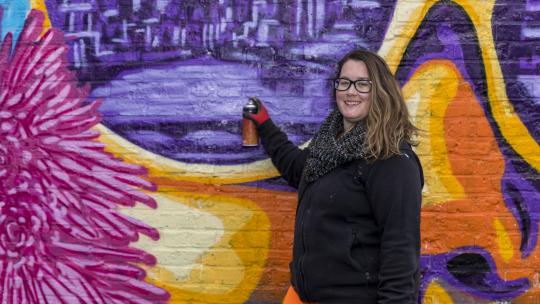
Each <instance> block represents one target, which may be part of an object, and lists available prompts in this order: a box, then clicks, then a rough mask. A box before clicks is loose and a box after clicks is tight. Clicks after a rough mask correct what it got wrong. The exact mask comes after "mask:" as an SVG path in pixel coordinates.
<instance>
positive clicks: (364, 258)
mask: <svg viewBox="0 0 540 304" xmlns="http://www.w3.org/2000/svg"><path fill="white" fill-rule="evenodd" d="M358 235H359V233H358V231H357V230H355V229H352V231H351V247H350V255H349V256H350V258H351V260H352V264H353V265H354V266H355V268H356V270H357V271H359V272H360V274H361V276H362V277H363V278H364V279H365V280H366V282H367V283H377V282H378V280H379V279H378V276H379V256H378V254H377V253H376V251H375V250H368V248H367V247H366V245H365V244H364V243H363V242H362V241H361V240H360V239H359V237H358Z"/></svg>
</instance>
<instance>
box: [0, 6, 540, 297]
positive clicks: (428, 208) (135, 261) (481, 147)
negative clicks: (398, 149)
mask: <svg viewBox="0 0 540 304" xmlns="http://www.w3.org/2000/svg"><path fill="white" fill-rule="evenodd" d="M0 7H1V8H2V22H1V37H2V40H3V42H2V52H1V54H2V57H0V59H1V60H0V62H1V63H2V70H1V73H2V78H1V79H2V83H1V84H2V86H1V89H2V91H0V119H1V120H0V132H1V134H2V136H1V137H0V138H1V142H0V177H1V178H2V179H3V183H2V186H1V188H0V203H1V204H0V208H2V213H1V214H2V216H1V217H0V240H1V242H0V257H1V259H2V261H3V263H2V267H1V268H0V271H1V272H2V276H1V277H2V280H3V283H2V284H0V286H1V287H0V289H1V290H2V292H1V294H2V295H3V297H4V298H5V299H7V301H8V302H9V301H11V302H13V303H15V302H21V303H22V302H27V303H38V302H40V301H41V302H42V301H43V299H48V300H49V301H52V302H65V303H73V302H74V301H79V302H90V301H91V300H90V299H92V300H93V301H96V302H100V301H102V302H105V303H111V302H113V301H118V302H119V303H126V302H129V301H132V302H134V303H143V302H145V301H146V302H148V303H157V302H169V303H279V302H280V300H281V299H282V297H283V295H284V293H285V291H286V289H287V287H288V284H289V283H288V262H289V259H290V248H291V242H292V227H293V219H294V211H295V197H296V194H295V192H294V190H293V189H291V188H289V187H288V186H286V184H285V183H284V182H283V181H282V180H281V179H280V178H279V177H276V175H277V173H276V171H275V169H274V168H273V167H272V165H271V163H270V162H269V160H268V159H267V158H266V156H265V154H264V152H263V151H262V148H242V147H241V138H240V134H241V132H240V121H241V119H240V118H241V116H240V113H241V108H242V106H243V105H244V104H245V103H246V101H247V97H248V96H257V97H259V98H260V99H262V100H263V101H264V102H265V104H266V105H267V106H268V108H269V111H270V114H271V116H272V118H273V119H274V121H275V122H276V123H277V124H278V125H279V126H280V127H282V129H283V130H285V131H286V132H287V133H288V134H289V135H290V138H291V140H292V141H293V142H295V143H297V144H299V145H302V144H304V143H306V142H307V141H308V140H309V139H310V138H311V137H312V136H313V134H314V133H315V132H316V131H317V129H318V126H319V124H320V123H321V122H322V120H323V119H324V118H325V116H326V114H327V113H328V112H329V110H330V109H331V107H332V106H333V104H332V100H331V98H330V96H331V95H330V94H331V91H330V87H329V82H328V79H329V78H331V77H332V76H333V73H334V70H333V69H334V63H335V61H336V60H337V59H338V58H340V57H341V56H342V55H343V54H344V53H346V52H347V51H349V50H351V49H353V48H356V47H363V48H367V49H370V50H373V51H376V52H378V53H379V54H380V55H381V56H383V57H384V58H385V59H386V60H387V62H388V63H389V64H390V66H391V68H392V70H393V71H394V72H395V75H396V77H397V79H398V80H399V82H400V83H401V85H402V88H403V92H404V95H405V98H406V100H407V103H408V106H409V109H410V110H411V113H412V115H413V117H414V121H415V123H416V125H417V126H418V127H420V128H421V129H423V130H424V132H423V133H422V135H421V138H420V141H421V145H420V146H419V147H418V148H417V153H418V154H419V156H420V158H421V161H422V164H423V166H424V170H425V175H426V186H425V188H424V191H423V193H424V195H423V199H424V200H423V208H422V274H423V276H422V293H421V295H422V302H423V303H510V302H511V303H536V302H538V301H540V281H539V271H540V270H539V269H540V255H539V254H538V226H539V223H538V219H539V217H540V204H539V202H540V195H539V191H538V189H539V186H540V181H539V174H538V171H539V168H540V148H539V145H538V141H539V138H540V123H539V121H540V119H539V118H540V111H539V104H540V79H539V75H540V48H539V45H540V3H539V2H538V1H534V0H529V1H503V0H498V1H495V0H483V1H473V0H469V1H467V0H462V1H428V0H425V1H418V0H416V1H413V0H407V1H385V0H379V1H360V0H358V1H352V0H343V1H332V0H301V1H300V0H280V1H271V0H260V1H255V0H246V1H233V0H230V1H229V0H220V1H181V0H32V1H18V0H17V1H15V0H11V1H10V0H7V1H6V0H3V1H0ZM25 22H26V26H24V24H25ZM49 28H50V29H51V31H48V30H49ZM8 32H9V33H11V34H9V35H7V33H8ZM12 41H13V42H12ZM35 130H39V132H38V131H35ZM98 136H99V138H98ZM143 167H144V168H146V170H145V169H143ZM44 189H51V190H50V191H49V192H52V194H51V193H48V192H47V191H45V190H44ZM53 189H57V190H54V191H53ZM137 202H140V203H137ZM141 203H143V204H141ZM31 224H32V225H31ZM115 252H116V253H115ZM59 253H62V254H59ZM66 253H67V254H66ZM62 256H64V257H65V256H68V258H61V257H62ZM104 274H106V275H104ZM34 277H36V278H37V279H29V278H34ZM55 278H56V279H55ZM97 278H104V279H101V280H98V279H97ZM28 282H31V283H28ZM74 282H76V283H74Z"/></svg>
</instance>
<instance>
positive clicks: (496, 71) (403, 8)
mask: <svg viewBox="0 0 540 304" xmlns="http://www.w3.org/2000/svg"><path fill="white" fill-rule="evenodd" d="M436 2H437V1H433V0H425V1H416V0H402V1H398V2H397V4H396V8H395V10H394V12H395V13H394V16H393V17H392V20H391V22H390V24H389V26H388V31H387V33H386V36H385V38H384V40H383V44H382V45H381V48H380V50H379V54H380V55H381V56H382V57H383V58H385V60H386V61H387V62H388V64H389V66H390V68H391V69H392V71H393V72H395V71H396V70H397V68H398V66H399V64H400V62H401V58H402V57H403V54H404V52H405V49H406V48H407V46H408V45H409V43H410V40H411V39H412V37H414V34H415V33H416V31H417V30H418V28H419V26H420V24H421V22H422V20H423V19H424V17H425V15H426V13H427V12H428V11H429V9H430V8H431V7H432V6H433V5H434V4H435V3H436ZM454 3H456V4H458V5H460V6H462V7H463V9H464V10H465V12H466V13H467V14H468V15H469V17H470V18H471V20H472V23H473V26H474V28H475V30H476V33H477V37H478V41H479V47H480V50H481V53H482V61H483V66H484V67H485V74H486V81H487V89H488V99H489V104H490V107H491V111H492V114H493V117H494V118H495V121H496V122H497V125H498V126H499V129H500V130H501V133H502V135H503V136H504V138H505V140H506V141H507V142H508V143H509V144H510V145H511V146H512V148H513V149H514V150H515V151H516V152H517V153H518V154H519V155H520V156H521V157H523V159H524V160H525V161H527V162H528V163H529V164H531V166H533V167H534V168H535V169H536V170H537V171H538V170H540V145H538V143H537V142H536V141H535V140H534V138H532V136H531V135H530V133H529V131H528V130H527V128H526V127H525V125H524V124H523V122H522V121H521V120H520V118H519V116H518V115H517V114H516V113H515V111H514V106H513V105H512V104H511V103H510V101H509V100H508V96H507V95H506V85H505V83H504V77H503V75H502V71H501V68H500V65H499V62H498V58H497V52H496V50H495V43H494V40H493V34H492V28H491V16H492V13H493V5H494V3H495V1H494V0H483V1H478V0H456V1H454Z"/></svg>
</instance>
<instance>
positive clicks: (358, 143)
mask: <svg viewBox="0 0 540 304" xmlns="http://www.w3.org/2000/svg"><path fill="white" fill-rule="evenodd" d="M342 132H343V116H342V115H341V113H340V112H339V110H338V109H334V111H332V112H331V113H330V115H328V117H327V118H326V119H325V121H324V122H323V124H322V125H321V128H320V129H319V132H318V133H317V134H316V135H315V137H314V138H313V140H312V141H311V143H310V144H309V157H308V159H307V161H306V165H305V167H304V179H305V181H306V182H308V183H311V182H314V181H316V180H317V179H318V178H319V177H321V176H323V175H325V174H327V173H328V172H330V171H332V170H334V169H335V168H337V167H339V166H340V165H342V164H344V163H346V162H349V161H352V160H356V159H361V158H363V157H364V155H365V153H364V149H363V147H364V138H365V135H366V129H365V126H364V122H363V121H360V122H359V123H357V124H356V126H354V128H353V129H352V130H351V131H349V132H347V133H345V134H344V135H342V136H340V137H339V138H338V137H337V136H338V134H340V133H342Z"/></svg>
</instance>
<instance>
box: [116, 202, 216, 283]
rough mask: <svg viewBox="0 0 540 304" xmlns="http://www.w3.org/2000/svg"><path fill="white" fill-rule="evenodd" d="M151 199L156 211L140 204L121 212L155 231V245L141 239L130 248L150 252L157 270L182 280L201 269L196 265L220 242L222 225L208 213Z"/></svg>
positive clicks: (123, 209) (148, 239) (178, 203)
mask: <svg viewBox="0 0 540 304" xmlns="http://www.w3.org/2000/svg"><path fill="white" fill-rule="evenodd" d="M152 196H153V197H154V198H155V199H156V201H157V202H158V206H159V207H158V209H151V208H150V207H148V206H145V205H142V204H138V205H137V206H135V207H133V208H121V212H122V213H123V214H125V215H128V216H131V217H134V218H136V219H138V220H141V221H143V222H144V223H146V224H148V225H150V226H152V227H154V228H156V229H158V230H159V235H160V238H159V241H153V240H151V239H150V238H148V237H146V236H144V235H142V236H141V238H140V239H139V241H138V242H136V243H133V247H136V248H139V249H142V250H145V251H148V252H150V253H151V254H153V255H154V256H155V257H156V258H157V260H158V264H159V265H160V266H161V267H164V268H166V269H167V270H169V271H171V272H172V273H173V274H174V275H175V277H176V279H178V280H185V279H187V278H188V275H189V274H190V273H191V271H192V270H193V269H194V268H196V267H200V266H202V265H200V264H199V263H198V260H199V259H200V256H201V255H203V254H204V253H205V252H207V251H208V250H209V249H210V248H211V247H212V245H214V244H216V243H217V242H218V241H219V240H220V239H221V237H222V236H223V233H224V227H223V223H222V222H221V220H220V219H219V218H217V217H215V216H213V215H212V214H210V213H207V212H205V211H202V210H199V209H198V208H192V207H188V206H186V205H185V204H183V203H182V202H181V201H178V200H173V198H171V197H168V196H166V195H162V194H157V193H156V194H152ZM159 244H163V245H162V246H160V245H159Z"/></svg>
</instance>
